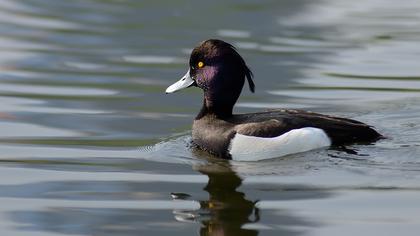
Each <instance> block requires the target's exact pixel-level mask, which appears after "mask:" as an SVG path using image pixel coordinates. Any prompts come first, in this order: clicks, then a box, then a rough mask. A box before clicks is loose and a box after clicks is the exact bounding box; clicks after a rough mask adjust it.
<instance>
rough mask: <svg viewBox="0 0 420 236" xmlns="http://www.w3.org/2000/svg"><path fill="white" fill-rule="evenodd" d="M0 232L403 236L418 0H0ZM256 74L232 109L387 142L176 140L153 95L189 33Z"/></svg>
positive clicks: (409, 225) (415, 136) (189, 97)
mask: <svg viewBox="0 0 420 236" xmlns="http://www.w3.org/2000/svg"><path fill="white" fill-rule="evenodd" d="M0 3H1V4H0V23H1V24H0V49H1V54H0V100H1V102H0V130H1V132H0V148H1V149H0V150H1V152H0V162H1V164H0V177H1V178H0V200H1V202H2V204H0V219H1V220H0V222H1V223H0V234H1V235H31V236H32V235H54V236H55V235H338V234H339V235H355V234H362V235H368V234H369V235H396V234H401V235H417V234H418V231H419V229H420V220H419V217H418V216H419V215H420V209H419V207H418V199H420V184H419V183H420V181H419V180H420V159H419V156H420V146H419V145H420V143H419V140H420V135H419V129H418V124H420V118H418V117H419V115H420V105H419V104H420V95H419V92H420V69H419V67H418V63H417V62H418V57H419V55H420V49H419V47H418V42H419V40H420V30H419V29H418V24H419V22H420V14H419V12H420V3H418V2H417V1H405V2H404V4H402V3H400V2H391V1H379V0H368V1H363V2H360V1H357V2H349V1H344V0H339V1H337V0H334V1H329V0H323V1H321V0H318V1H305V0H299V1H268V0H267V1H234V2H230V3H226V2H225V1H211V2H210V1H209V2H202V1H200V2H197V1H181V0H176V1H136V0H118V1H117V0H84V1H79V0H77V1H54V0H25V1H23V0H1V1H0ZM207 38H221V39H224V40H226V41H229V42H231V43H232V44H234V45H235V46H236V47H237V48H238V50H239V52H240V53H241V55H243V56H244V58H245V59H246V61H247V63H248V65H249V66H250V67H251V68H252V70H253V72H254V74H255V82H256V86H257V91H256V93H255V94H252V93H250V92H249V91H246V90H244V92H243V94H242V97H241V98H240V100H239V102H238V104H237V107H236V112H252V111H261V110H264V109H266V108H301V109H308V110H312V111H315V112H323V113H327V114H333V115H339V116H344V117H349V118H354V119H357V120H360V121H363V122H366V123H368V124H371V125H373V126H375V127H376V128H377V129H378V130H379V131H380V132H381V133H383V134H384V135H385V136H387V137H388V139H385V140H381V141H380V142H378V143H375V144H372V145H353V146H349V147H347V148H348V149H349V150H347V151H343V150H334V149H329V150H317V151H312V152H308V153H303V154H297V155H291V156H287V157H281V158H276V159H270V160H265V161H261V162H228V161H224V160H218V159H215V158H213V157H211V156H209V155H208V154H206V153H203V152H201V151H199V150H194V149H192V148H191V145H190V140H191V137H190V131H191V122H192V119H193V118H194V116H195V114H196V113H197V112H198V110H199V108H200V106H201V101H202V95H201V92H200V91H199V90H198V89H194V88H191V89H189V90H186V91H184V92H183V93H177V94H174V95H165V94H164V90H165V88H166V87H167V86H168V85H169V84H171V83H173V82H174V81H176V80H177V79H178V78H179V77H180V76H182V75H183V74H184V73H185V71H186V70H187V61H188V54H189V52H190V50H191V49H192V48H193V47H194V46H195V45H196V44H197V43H198V42H200V41H202V40H204V39H207Z"/></svg>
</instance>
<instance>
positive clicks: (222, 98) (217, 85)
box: [166, 39, 255, 117]
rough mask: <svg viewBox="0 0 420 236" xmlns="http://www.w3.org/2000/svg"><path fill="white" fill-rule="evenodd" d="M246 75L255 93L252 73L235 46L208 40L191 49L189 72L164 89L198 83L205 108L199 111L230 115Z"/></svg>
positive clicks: (171, 90) (180, 87)
mask: <svg viewBox="0 0 420 236" xmlns="http://www.w3.org/2000/svg"><path fill="white" fill-rule="evenodd" d="M245 78H246V79H247V80H248V83H249V88H250V90H251V91H252V92H254V88H255V86H254V82H253V81H252V72H251V70H250V69H249V68H248V66H247V65H246V64H245V61H244V60H243V58H242V57H241V56H240V55H239V54H238V52H237V51H236V50H235V48H234V47H233V46H232V45H231V44H229V43H226V42H224V41H222V40H218V39H209V40H206V41H204V42H202V43H201V44H200V45H198V46H197V47H196V48H194V49H193V51H192V52H191V56H190V62H189V70H188V72H187V73H186V74H185V76H184V77H182V78H181V80H179V81H178V82H176V83H175V84H173V85H171V86H169V87H168V88H167V89H166V92H167V93H172V92H176V91H178V90H181V89H183V88H187V87H190V86H197V87H199V88H201V89H202V90H203V91H204V107H203V110H202V111H201V112H200V114H201V115H203V114H202V113H203V112H204V113H214V114H215V115H218V116H220V117H227V116H231V115H232V109H233V105H234V104H235V103H236V101H237V100H238V97H239V95H240V93H241V91H242V87H243V86H244V83H245ZM199 116H200V115H199Z"/></svg>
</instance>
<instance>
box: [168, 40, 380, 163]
mask: <svg viewBox="0 0 420 236" xmlns="http://www.w3.org/2000/svg"><path fill="white" fill-rule="evenodd" d="M252 77H253V75H252V72H251V70H250V69H249V68H248V66H247V65H246V64H245V61H244V60H243V59H242V57H241V56H240V55H239V54H238V52H237V51H236V50H235V48H234V47H233V46H232V45H230V44H229V43H226V42H224V41H221V40H217V39H210V40H206V41H204V42H202V43H201V44H200V45H198V46H197V47H196V48H194V49H193V51H192V53H191V57H190V61H189V70H188V71H187V73H186V74H185V75H184V76H183V77H182V78H181V80H179V81H178V82H176V83H174V84H173V85H171V86H169V87H168V88H167V89H166V93H173V92H176V91H178V90H181V89H184V88H187V87H191V86H196V87H199V88H201V89H202V90H203V91H204V102H203V107H202V108H201V111H200V112H199V113H198V115H197V117H196V118H195V120H194V123H193V129H192V139H193V143H195V144H196V145H197V146H198V147H200V148H201V149H204V150H206V151H208V152H210V153H212V154H215V155H217V156H220V157H224V158H232V159H233V160H243V161H251V160H260V159H268V158H274V157H280V156H283V155H288V154H292V153H298V152H304V151H308V150H312V149H317V148H321V147H327V146H330V145H336V146H340V145H344V144H348V143H354V142H373V141H375V140H378V139H380V138H381V137H382V136H381V135H380V134H379V133H378V132H376V131H375V130H374V129H372V128H371V126H369V125H366V124H364V123H361V122H359V121H355V120H351V119H347V118H340V117H335V116H329V115H322V114H317V113H313V112H308V111H302V110H285V109H277V110H269V111H266V112H258V113H249V114H235V115H234V114H232V109H233V106H234V105H235V103H236V101H237V99H238V97H239V95H240V93H241V91H242V87H243V86H244V83H245V79H246V80H247V81H248V84H249V88H250V90H251V91H252V92H254V89H255V85H254V82H253V81H252Z"/></svg>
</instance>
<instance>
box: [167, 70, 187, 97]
mask: <svg viewBox="0 0 420 236" xmlns="http://www.w3.org/2000/svg"><path fill="white" fill-rule="evenodd" d="M193 83H194V80H193V79H192V78H191V76H190V70H188V71H187V73H186V74H185V75H184V76H183V77H182V78H181V79H180V80H178V81H177V82H175V83H174V84H172V85H171V86H169V87H168V88H167V89H166V91H165V92H166V93H174V92H176V91H179V90H182V89H184V88H188V87H190V86H191V85H192V84H193Z"/></svg>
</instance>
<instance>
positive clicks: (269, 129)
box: [229, 109, 382, 145]
mask: <svg viewBox="0 0 420 236" xmlns="http://www.w3.org/2000/svg"><path fill="white" fill-rule="evenodd" d="M229 122H232V123H235V124H236V127H237V131H238V133H241V134H244V135H250V136H257V137H276V136H279V135H282V134H284V133H286V132H288V131H290V130H292V129H300V128H305V127H314V128H319V129H322V130H323V131H324V132H325V133H326V134H327V135H328V136H329V138H330V139H331V142H332V145H342V144H347V143H354V142H372V141H376V140H378V139H379V138H381V137H382V136H381V135H380V134H379V133H378V132H376V131H375V130H374V129H373V128H372V127H371V126H369V125H366V124H364V123H362V122H360V121H356V120H352V119H347V118H341V117H335V116H329V115H323V114H319V113H314V112H308V111H302V110H285V109H281V110H270V111H267V112H259V113H250V114H240V115H234V116H233V117H232V118H231V119H229Z"/></svg>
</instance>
